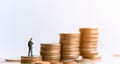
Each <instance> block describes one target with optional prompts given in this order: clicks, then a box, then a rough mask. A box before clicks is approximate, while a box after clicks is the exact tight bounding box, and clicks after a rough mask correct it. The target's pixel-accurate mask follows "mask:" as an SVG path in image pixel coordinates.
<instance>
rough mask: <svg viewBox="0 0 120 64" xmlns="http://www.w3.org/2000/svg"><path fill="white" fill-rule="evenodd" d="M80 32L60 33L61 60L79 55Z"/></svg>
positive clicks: (72, 58) (71, 58)
mask: <svg viewBox="0 0 120 64" xmlns="http://www.w3.org/2000/svg"><path fill="white" fill-rule="evenodd" d="M79 42H80V34H68V33H62V34H60V43H61V61H65V60H74V59H76V58H78V57H79V54H80V50H79V46H80V45H79Z"/></svg>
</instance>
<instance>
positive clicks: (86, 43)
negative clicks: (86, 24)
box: [80, 28, 100, 60]
mask: <svg viewBox="0 0 120 64" xmlns="http://www.w3.org/2000/svg"><path fill="white" fill-rule="evenodd" d="M80 33H81V34H80V35H81V36H80V39H81V40H80V52H81V55H82V56H83V58H85V59H92V60H99V59H100V56H99V54H98V50H97V41H98V29H97V28H81V29H80Z"/></svg>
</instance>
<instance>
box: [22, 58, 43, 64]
mask: <svg viewBox="0 0 120 64" xmlns="http://www.w3.org/2000/svg"><path fill="white" fill-rule="evenodd" d="M40 61H42V57H41V56H38V57H27V56H21V63H22V64H23V63H34V62H40Z"/></svg>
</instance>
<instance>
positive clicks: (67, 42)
mask: <svg viewBox="0 0 120 64" xmlns="http://www.w3.org/2000/svg"><path fill="white" fill-rule="evenodd" d="M60 43H61V45H79V44H80V41H60Z"/></svg>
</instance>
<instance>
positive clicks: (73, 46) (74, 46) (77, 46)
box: [61, 45, 80, 49]
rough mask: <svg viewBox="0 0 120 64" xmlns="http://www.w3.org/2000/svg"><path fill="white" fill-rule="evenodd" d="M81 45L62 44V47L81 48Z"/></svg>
mask: <svg viewBox="0 0 120 64" xmlns="http://www.w3.org/2000/svg"><path fill="white" fill-rule="evenodd" d="M79 47H80V45H62V47H61V48H63V49H64V48H79Z"/></svg>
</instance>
